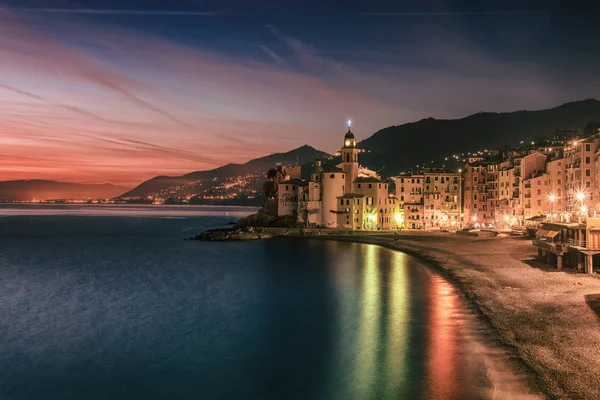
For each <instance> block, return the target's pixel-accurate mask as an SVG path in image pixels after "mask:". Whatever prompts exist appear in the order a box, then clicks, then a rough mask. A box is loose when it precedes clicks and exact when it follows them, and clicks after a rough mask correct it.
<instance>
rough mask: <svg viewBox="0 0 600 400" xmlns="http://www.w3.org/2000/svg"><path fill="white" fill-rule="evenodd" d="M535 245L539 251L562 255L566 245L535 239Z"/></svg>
mask: <svg viewBox="0 0 600 400" xmlns="http://www.w3.org/2000/svg"><path fill="white" fill-rule="evenodd" d="M533 245H534V246H535V247H537V248H539V249H542V250H547V251H551V252H552V253H555V254H562V253H563V251H564V250H565V248H564V247H565V244H564V243H560V242H550V241H548V240H543V239H538V238H535V239H533Z"/></svg>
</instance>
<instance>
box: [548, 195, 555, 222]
mask: <svg viewBox="0 0 600 400" xmlns="http://www.w3.org/2000/svg"><path fill="white" fill-rule="evenodd" d="M549 199H550V221H551V222H554V201H555V200H556V196H555V195H553V194H551V195H550V197H549Z"/></svg>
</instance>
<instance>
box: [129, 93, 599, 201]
mask: <svg viewBox="0 0 600 400" xmlns="http://www.w3.org/2000/svg"><path fill="white" fill-rule="evenodd" d="M596 121H600V101H598V100H594V99H590V100H583V101H578V102H573V103H567V104H563V105H561V106H559V107H555V108H552V109H548V110H539V111H515V112H506V113H493V112H481V113H477V114H473V115H470V116H468V117H465V118H460V119H452V120H440V119H434V118H427V119H423V120H421V121H417V122H411V123H407V124H403V125H397V126H390V127H388V128H384V129H382V130H380V131H378V132H376V133H375V134H373V135H372V136H370V137H369V138H367V139H365V140H363V141H362V142H360V143H358V147H359V148H362V149H364V150H365V152H364V153H361V155H360V163H361V164H362V165H364V166H366V167H368V168H371V169H374V170H376V171H378V172H379V173H380V174H381V175H382V177H384V178H385V177H390V176H394V175H396V174H398V173H399V172H400V171H404V170H408V169H411V168H412V169H416V166H417V165H419V166H420V167H423V165H424V164H425V163H426V164H427V165H428V166H443V165H445V166H447V167H452V168H459V167H461V166H463V165H464V163H463V162H462V161H461V162H457V161H452V158H451V156H452V155H453V154H462V153H467V152H474V151H478V150H483V149H491V148H502V147H504V146H505V145H508V146H512V147H517V146H519V143H520V142H521V141H523V142H524V143H529V142H530V141H531V140H534V139H535V138H537V137H542V136H546V137H547V136H553V135H554V134H555V132H556V130H557V129H560V130H579V131H580V132H582V133H583V129H584V128H585V127H586V126H587V125H588V124H590V123H591V122H596ZM598 126H599V127H600V124H599V125H598ZM341 135H342V132H341V133H340V138H341ZM317 157H320V158H322V159H325V160H326V162H325V165H333V164H337V163H338V162H339V161H340V159H339V158H338V157H333V158H332V157H331V156H330V155H328V154H326V153H324V152H321V151H318V150H316V149H314V148H313V147H310V146H308V145H305V146H302V147H299V148H297V149H295V150H292V151H289V152H287V153H277V154H272V155H269V156H266V157H261V158H257V159H254V160H251V161H248V162H247V163H245V164H227V165H224V166H222V167H219V168H216V169H212V170H209V171H196V172H192V173H189V174H186V175H182V176H157V177H155V178H152V179H150V180H148V181H146V182H144V183H142V184H141V185H139V186H138V187H136V188H134V189H133V190H131V191H129V192H127V193H125V194H123V195H122V196H121V199H123V200H126V201H139V200H141V199H145V200H146V201H148V199H149V198H161V199H171V200H167V201H168V202H170V201H174V202H188V203H192V204H252V205H260V204H261V203H262V197H261V196H262V191H261V188H262V184H263V182H264V181H265V174H266V172H267V171H268V170H269V169H270V168H272V167H274V166H275V164H276V163H278V162H280V163H287V164H296V163H299V165H302V174H303V177H304V178H307V177H308V174H309V173H310V166H311V164H312V163H313V161H314V160H315V158H317ZM445 157H449V161H444V158H445ZM417 169H418V168H417Z"/></svg>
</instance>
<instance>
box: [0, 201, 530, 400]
mask: <svg viewBox="0 0 600 400" xmlns="http://www.w3.org/2000/svg"><path fill="white" fill-rule="evenodd" d="M250 212H252V210H248V209H243V208H218V207H191V208H184V207H150V206H141V207H140V206H137V207H106V206H96V207H89V206H87V207H77V206H53V207H50V206H20V207H15V206H4V207H0V399H46V400H47V399H421V398H422V399H479V398H492V397H494V396H496V398H517V397H519V396H522V397H527V396H526V393H527V389H526V386H525V384H524V383H523V382H522V379H521V378H520V377H519V376H518V375H516V374H515V373H514V369H513V367H512V366H509V365H508V361H507V360H506V356H505V355H504V353H503V352H502V351H501V350H498V349H494V347H493V346H492V345H491V344H490V343H488V342H487V341H486V338H485V335H486V334H485V330H484V329H483V328H482V327H481V326H480V324H479V323H478V322H477V321H476V319H475V318H474V317H473V316H472V314H471V312H470V311H469V310H468V308H467V307H466V306H465V304H464V302H463V300H462V299H461V297H460V296H458V294H457V293H456V291H455V289H454V288H453V286H452V285H450V284H449V283H448V282H447V281H446V280H444V279H443V278H441V277H440V276H438V275H437V274H435V273H434V272H433V271H432V270H431V269H430V268H428V267H427V266H426V265H423V264H422V263H421V262H420V261H418V260H417V259H415V258H412V257H409V256H407V255H404V254H402V253H399V252H394V251H390V250H387V249H384V248H380V247H377V246H372V245H362V244H352V243H339V242H334V241H310V240H306V241H303V240H289V239H280V240H265V241H249V242H236V243H233V242H232V243H210V242H196V241H184V240H183V239H184V238H186V237H189V236H192V235H194V234H196V233H198V232H200V231H201V230H203V229H206V228H211V227H217V226H223V225H225V224H226V223H227V222H229V221H232V220H236V219H237V218H239V217H241V216H243V215H245V214H248V213H250Z"/></svg>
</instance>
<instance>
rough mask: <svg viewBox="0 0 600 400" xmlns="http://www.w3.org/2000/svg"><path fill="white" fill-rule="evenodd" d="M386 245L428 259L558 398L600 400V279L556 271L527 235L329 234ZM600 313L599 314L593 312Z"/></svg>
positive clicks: (547, 389) (538, 379) (544, 389)
mask: <svg viewBox="0 0 600 400" xmlns="http://www.w3.org/2000/svg"><path fill="white" fill-rule="evenodd" d="M320 238H321V239H335V240H344V241H353V242H360V243H370V244H377V245H382V246H385V247H388V248H392V249H397V250H401V251H403V252H406V253H408V254H411V255H414V256H417V257H419V258H422V259H425V260H427V261H429V262H430V263H431V264H433V265H434V266H436V267H437V268H439V269H440V270H441V271H442V272H443V273H444V274H445V275H446V276H447V277H448V278H449V279H451V280H452V281H454V282H455V284H456V285H457V286H458V287H459V288H460V289H461V290H462V291H463V293H464V294H465V296H466V297H467V298H468V299H469V300H470V301H471V302H472V303H473V305H474V307H475V309H476V310H478V311H479V312H480V314H481V316H482V318H483V319H484V320H487V322H488V323H489V324H490V326H491V328H492V330H493V331H495V332H496V333H497V336H498V340H499V341H500V342H501V343H502V344H504V345H505V346H507V347H508V348H509V349H510V351H511V352H512V353H513V354H514V355H515V356H516V357H518V358H519V359H520V360H522V362H523V363H524V364H525V365H526V366H527V367H528V369H530V372H531V373H532V374H533V376H534V378H535V381H536V383H537V385H538V386H539V388H540V389H541V390H543V391H544V392H545V393H547V394H548V396H550V397H552V398H561V399H599V398H600V319H599V315H598V314H597V313H600V311H599V310H600V307H598V303H599V301H598V300H597V299H598V298H599V297H600V279H599V278H598V277H597V275H584V274H580V273H576V272H574V271H572V270H569V269H567V270H562V271H557V270H556V269H555V268H553V267H550V266H549V265H546V264H543V263H540V262H538V261H537V260H536V259H535V255H536V249H535V248H534V247H533V246H532V244H531V241H530V240H527V239H524V238H513V237H504V238H476V237H464V236H458V235H453V234H447V233H446V234H444V233H417V232H408V233H403V234H401V235H400V237H399V240H398V241H396V242H395V241H394V239H393V236H392V235H351V236H326V237H323V236H322V237H320ZM594 310H596V311H594Z"/></svg>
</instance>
